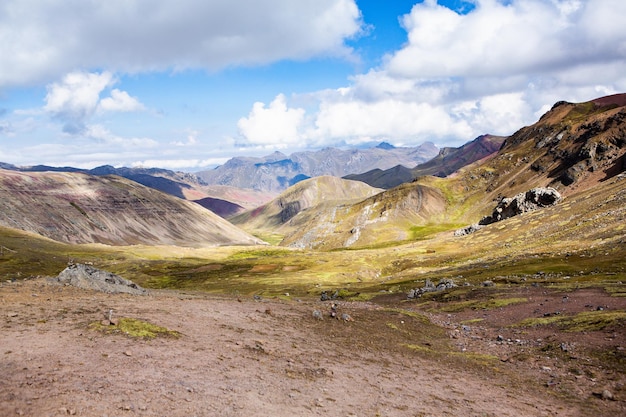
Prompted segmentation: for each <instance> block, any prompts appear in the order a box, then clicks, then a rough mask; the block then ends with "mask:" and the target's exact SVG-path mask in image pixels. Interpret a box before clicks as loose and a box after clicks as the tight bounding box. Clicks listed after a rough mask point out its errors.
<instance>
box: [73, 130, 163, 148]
mask: <svg viewBox="0 0 626 417" xmlns="http://www.w3.org/2000/svg"><path fill="white" fill-rule="evenodd" d="M83 136H84V137H86V138H89V139H93V140H95V141H97V142H100V143H101V144H104V145H114V146H115V147H116V148H117V149H121V150H124V149H131V148H142V149H146V148H154V147H156V146H158V142H157V141H155V140H153V139H150V138H135V137H130V138H127V137H122V136H118V135H116V134H114V133H112V132H110V131H109V130H108V129H107V128H106V127H104V126H102V125H98V124H95V125H88V126H86V127H85V130H84V132H83Z"/></svg>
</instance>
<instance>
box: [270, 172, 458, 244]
mask: <svg viewBox="0 0 626 417" xmlns="http://www.w3.org/2000/svg"><path fill="white" fill-rule="evenodd" d="M445 208H446V201H445V198H444V196H443V194H442V193H441V192H440V191H439V190H437V189H435V188H432V187H427V186H422V185H418V184H414V183H409V184H403V185H401V186H399V187H396V188H394V189H392V190H388V191H386V192H384V193H379V194H377V195H375V196H372V197H369V198H367V199H364V200H362V201H359V202H356V203H352V204H344V205H341V206H335V207H329V208H326V209H325V210H311V211H310V212H303V213H301V215H300V216H299V217H297V218H296V219H294V220H295V221H297V222H298V224H299V227H298V228H297V229H296V230H295V231H294V232H293V233H291V234H289V235H288V236H286V237H285V239H284V240H283V242H282V243H281V245H284V246H291V247H298V248H316V249H335V248H349V247H351V248H354V247H364V246H375V245H379V244H381V243H385V242H390V241H391V242H397V241H404V240H409V239H412V238H414V237H415V236H414V235H415V233H419V226H424V225H427V224H431V223H432V222H433V221H436V222H438V223H439V222H445V219H443V218H442V217H440V216H441V215H442V214H443V213H444V212H445Z"/></svg>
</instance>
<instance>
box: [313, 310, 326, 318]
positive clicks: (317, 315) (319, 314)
mask: <svg viewBox="0 0 626 417" xmlns="http://www.w3.org/2000/svg"><path fill="white" fill-rule="evenodd" d="M313 318H314V319H316V320H324V315H323V314H322V312H321V311H319V310H313Z"/></svg>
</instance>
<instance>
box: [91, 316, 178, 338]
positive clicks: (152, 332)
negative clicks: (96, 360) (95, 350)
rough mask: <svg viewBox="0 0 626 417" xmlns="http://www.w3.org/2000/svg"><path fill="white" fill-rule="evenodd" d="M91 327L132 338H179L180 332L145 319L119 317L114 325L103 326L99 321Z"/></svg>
mask: <svg viewBox="0 0 626 417" xmlns="http://www.w3.org/2000/svg"><path fill="white" fill-rule="evenodd" d="M89 327H90V328H91V329H94V330H98V331H101V332H104V333H106V334H116V333H119V334H123V335H126V336H128V337H131V338H134V339H154V338H155V337H172V338H175V339H177V338H179V337H180V336H181V334H180V333H179V332H177V331H175V330H169V329H168V328H166V327H162V326H157V325H156V324H152V323H149V322H147V321H143V320H138V319H132V318H121V319H119V321H118V323H117V325H115V326H105V325H103V324H102V323H100V322H96V323H91V324H90V325H89Z"/></svg>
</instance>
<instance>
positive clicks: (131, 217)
mask: <svg viewBox="0 0 626 417" xmlns="http://www.w3.org/2000/svg"><path fill="white" fill-rule="evenodd" d="M0 191H1V192H2V196H3V198H2V201H0V225H3V226H6V227H11V228H15V229H20V230H25V231H30V232H34V233H37V234H40V235H42V236H45V237H49V238H51V239H54V240H57V241H60V242H67V243H104V244H110V245H132V244H149V245H179V246H209V245H245V244H258V243H262V242H260V241H259V240H258V239H256V238H254V237H252V236H250V235H248V234H247V233H245V232H244V231H242V230H241V229H238V228H237V227H235V226H233V225H232V224H230V223H228V222H227V221H225V220H223V219H222V218H220V217H219V216H217V215H215V214H213V213H211V212H209V211H207V210H205V209H203V208H202V207H200V206H199V205H197V204H195V203H191V202H188V201H185V200H182V199H179V198H175V197H173V196H171V195H168V194H165V193H162V192H159V191H156V190H153V189H151V188H147V187H144V186H142V185H140V184H137V183H135V182H132V181H129V180H126V179H123V178H120V177H115V176H107V177H98V176H92V175H86V174H81V173H68V172H18V171H7V170H0Z"/></svg>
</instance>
